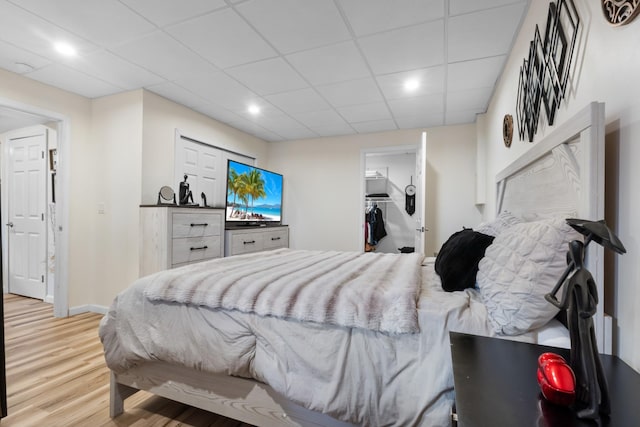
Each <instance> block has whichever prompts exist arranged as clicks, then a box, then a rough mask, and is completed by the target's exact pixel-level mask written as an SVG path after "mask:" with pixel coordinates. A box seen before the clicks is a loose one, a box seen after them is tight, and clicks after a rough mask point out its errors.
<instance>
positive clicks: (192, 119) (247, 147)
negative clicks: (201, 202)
mask: <svg viewBox="0 0 640 427" xmlns="http://www.w3.org/2000/svg"><path fill="white" fill-rule="evenodd" d="M143 97H144V109H143V115H144V118H143V143H142V203H143V204H154V203H156V201H157V199H158V191H159V190H160V187H162V186H163V185H168V186H170V187H171V188H173V190H174V191H175V192H176V194H177V193H178V185H179V183H178V182H174V181H175V179H174V175H173V174H174V168H173V163H174V157H175V152H174V144H175V131H176V129H180V131H181V132H182V133H183V134H184V135H185V136H188V137H190V138H194V139H196V140H198V141H202V142H205V143H208V144H211V145H215V146H217V147H220V148H224V149H227V150H231V151H234V152H237V153H241V154H244V155H248V156H250V157H253V158H255V159H256V165H257V166H261V162H262V161H263V160H264V159H265V158H266V153H267V146H268V144H267V143H266V142H265V141H263V140H261V139H259V138H256V137H254V136H251V135H249V134H246V133H244V132H241V131H239V130H237V129H234V128H232V127H230V126H227V125H225V124H224V123H220V122H218V121H216V120H213V119H211V118H209V117H207V116H205V115H203V114H200V113H197V112H195V111H193V110H191V109H189V108H187V107H184V106H182V105H179V104H176V103H175V102H172V101H169V100H168V99H166V98H163V97H161V96H158V95H156V94H154V93H152V92H148V91H143ZM225 167H226V165H225Z"/></svg>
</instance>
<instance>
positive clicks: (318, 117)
mask: <svg viewBox="0 0 640 427" xmlns="http://www.w3.org/2000/svg"><path fill="white" fill-rule="evenodd" d="M294 117H295V118H296V120H298V121H299V122H300V123H302V124H304V125H305V126H307V127H309V128H311V129H313V128H322V127H327V126H344V125H346V123H345V121H344V119H343V118H342V117H340V115H339V114H338V113H336V112H335V111H334V110H323V111H311V112H308V113H299V114H296V115H294Z"/></svg>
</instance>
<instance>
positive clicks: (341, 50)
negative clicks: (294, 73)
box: [286, 41, 371, 85]
mask: <svg viewBox="0 0 640 427" xmlns="http://www.w3.org/2000/svg"><path fill="white" fill-rule="evenodd" d="M286 58H287V60H288V61H289V62H290V63H291V65H293V66H294V67H295V68H296V69H297V70H298V71H299V72H300V74H302V75H303V76H304V77H305V78H306V79H307V80H308V81H309V82H310V83H311V84H314V85H316V84H317V85H319V84H326V83H335V82H341V81H345V80H354V79H361V78H364V77H370V75H371V73H370V72H369V68H368V67H367V64H366V62H365V61H364V59H363V58H362V55H361V54H360V52H359V51H358V48H357V47H356V45H355V44H354V43H353V42H352V41H348V42H344V43H337V44H333V45H330V46H324V47H320V48H317V49H311V50H307V51H304V52H298V53H294V54H291V55H288V56H287V57H286Z"/></svg>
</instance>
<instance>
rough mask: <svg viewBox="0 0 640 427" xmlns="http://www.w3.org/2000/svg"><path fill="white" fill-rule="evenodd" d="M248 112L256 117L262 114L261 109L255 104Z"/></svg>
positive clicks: (250, 106)
mask: <svg viewBox="0 0 640 427" xmlns="http://www.w3.org/2000/svg"><path fill="white" fill-rule="evenodd" d="M248 110H249V112H250V113H251V114H253V115H256V114H259V113H260V107H258V106H257V105H255V104H251V105H249V108H248Z"/></svg>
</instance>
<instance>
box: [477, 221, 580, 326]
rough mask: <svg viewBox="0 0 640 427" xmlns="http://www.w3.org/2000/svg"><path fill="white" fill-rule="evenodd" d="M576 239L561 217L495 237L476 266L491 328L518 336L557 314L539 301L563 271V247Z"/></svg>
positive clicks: (522, 224)
mask: <svg viewBox="0 0 640 427" xmlns="http://www.w3.org/2000/svg"><path fill="white" fill-rule="evenodd" d="M576 239H577V240H582V236H581V235H580V234H579V233H578V232H576V231H575V230H573V229H572V228H571V227H569V226H568V225H567V223H566V222H565V220H564V218H552V219H545V220H540V221H535V222H527V223H520V224H515V225H513V226H511V227H509V228H508V229H506V230H504V231H503V232H502V233H500V234H499V235H498V236H497V237H496V238H495V239H494V241H493V243H492V244H491V246H489V247H488V248H487V250H486V251H485V255H484V258H483V259H482V260H481V261H480V264H479V266H478V275H477V281H478V288H479V291H480V295H481V297H482V300H483V302H484V304H485V306H486V307H487V312H488V315H489V320H490V322H491V324H492V326H493V329H494V330H495V331H496V332H497V333H499V334H503V335H519V334H522V333H525V332H527V331H529V330H532V329H536V328H538V327H540V326H543V325H544V324H546V323H547V322H548V321H550V320H551V319H552V318H553V317H554V316H555V315H556V314H557V312H558V309H557V308H556V307H555V306H553V305H552V304H550V303H549V302H547V301H546V300H545V299H544V296H545V294H547V293H549V292H550V291H551V290H552V289H553V287H554V286H555V284H556V282H557V281H558V279H560V277H561V276H562V273H563V272H564V270H565V269H566V268H567V261H566V260H567V250H568V243H569V242H570V241H571V240H576Z"/></svg>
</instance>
